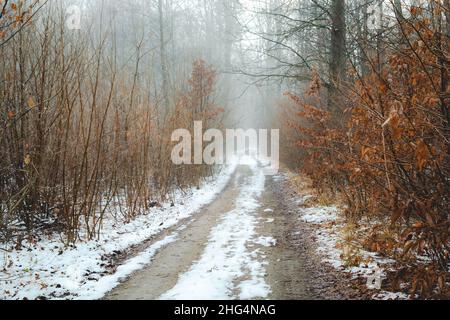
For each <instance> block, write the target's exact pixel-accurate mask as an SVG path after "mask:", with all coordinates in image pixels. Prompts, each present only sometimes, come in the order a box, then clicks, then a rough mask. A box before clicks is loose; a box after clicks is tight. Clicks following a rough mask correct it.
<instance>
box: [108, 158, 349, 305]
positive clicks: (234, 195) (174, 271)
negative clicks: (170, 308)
mask: <svg viewBox="0 0 450 320" xmlns="http://www.w3.org/2000/svg"><path fill="white" fill-rule="evenodd" d="M254 175H255V172H254V171H252V170H251V169H250V168H249V167H248V166H239V167H238V168H237V170H236V172H235V174H234V175H233V176H232V178H231V181H230V183H229V185H228V186H227V188H226V189H225V190H224V191H223V192H222V193H221V194H220V195H219V196H218V197H217V199H216V200H215V201H213V202H212V203H211V204H209V205H207V206H206V207H204V208H203V209H202V210H201V211H200V212H198V213H197V214H196V215H194V216H193V217H192V219H190V220H188V221H183V222H182V223H181V224H180V225H179V226H177V227H176V228H173V229H172V230H173V231H172V232H176V233H177V238H176V241H173V242H171V243H169V244H167V245H166V246H164V247H163V248H161V249H160V250H159V251H158V252H157V253H156V255H155V256H154V257H153V259H152V261H149V264H148V265H147V266H146V267H145V268H144V269H142V270H141V271H138V272H136V273H134V274H133V275H132V276H131V277H129V278H128V279H126V280H125V281H124V282H123V283H121V284H120V285H119V286H118V287H116V288H115V289H114V290H113V291H112V292H110V293H109V294H108V295H107V296H106V297H105V299H107V300H155V299H160V298H163V299H164V298H167V295H166V296H164V294H165V293H167V292H169V291H170V290H173V288H174V287H177V284H178V283H179V282H180V279H182V278H183V275H184V278H186V274H189V273H188V272H189V271H190V272H193V270H192V269H194V270H195V265H196V264H199V261H200V260H202V259H203V260H204V259H205V258H206V259H207V257H205V251H208V246H209V245H210V242H211V241H212V240H211V239H212V237H213V233H214V232H216V233H217V229H220V228H221V223H223V222H222V221H223V220H225V219H227V217H228V218H230V216H229V215H230V212H233V211H234V213H235V214H236V212H235V211H237V210H239V206H240V205H242V204H239V202H242V201H243V200H244V202H245V201H246V200H245V198H242V197H241V199H240V200H238V199H239V195H240V194H242V192H243V189H244V188H245V187H244V186H247V188H248V186H249V185H250V184H251V183H252V179H253V178H254ZM263 189H264V190H263V192H262V193H260V194H259V195H258V197H257V198H258V199H256V200H257V201H258V206H257V209H255V210H253V211H252V212H250V213H247V215H251V216H247V218H249V217H251V219H252V220H243V221H254V227H253V229H252V230H254V233H255V234H254V235H252V237H251V239H252V240H251V241H247V242H246V243H245V248H246V250H247V251H248V252H250V253H251V255H249V256H252V257H253V258H254V259H255V261H254V263H257V264H259V266H260V267H261V268H260V269H258V270H259V271H258V272H259V273H260V274H259V275H258V277H260V278H255V275H254V273H255V270H256V269H255V268H253V267H252V266H253V265H254V263H253V264H243V265H242V270H241V271H240V272H239V274H237V275H236V277H234V278H233V281H232V283H228V284H227V285H224V286H226V287H227V289H229V290H228V295H227V296H226V297H228V298H229V299H239V298H242V297H246V296H242V292H243V291H244V290H245V289H243V286H241V284H243V283H251V282H255V279H256V280H258V279H259V280H258V281H259V282H261V283H262V285H261V284H260V285H259V286H258V287H257V286H255V287H253V288H251V290H255V288H258V289H259V290H261V288H264V287H266V288H268V289H269V290H268V291H267V293H266V294H264V293H261V296H260V297H258V295H257V294H256V295H255V296H254V297H253V296H250V297H251V298H253V299H273V300H281V299H283V300H305V299H306V300H314V299H357V298H358V292H357V291H356V290H353V289H352V288H350V287H349V284H348V281H347V280H346V279H345V277H344V276H343V275H341V274H337V273H336V271H335V270H333V269H332V268H331V267H327V266H324V265H323V263H322V262H321V261H320V257H318V256H317V255H316V251H315V249H316V248H315V243H314V236H313V234H314V231H313V230H312V229H310V227H309V226H307V225H305V224H304V223H302V222H301V221H300V219H299V218H298V213H297V212H298V208H299V204H298V198H296V195H295V193H294V192H293V191H292V190H291V189H290V186H289V183H288V181H287V177H286V176H285V175H284V174H282V173H281V174H280V175H278V176H274V177H265V178H264V188H263ZM242 215H243V216H244V213H243V214H242ZM235 219H239V215H237V216H236V218H235ZM237 225H239V222H238V223H237ZM214 230H215V231H214ZM233 230H234V229H233ZM219 231H220V230H219ZM226 236H228V237H229V238H230V239H231V240H229V241H228V240H227V241H228V242H224V243H225V244H224V245H223V246H222V247H219V250H222V248H223V250H224V251H225V250H228V252H227V255H226V257H228V256H229V258H230V259H233V257H234V251H239V249H238V248H237V245H236V243H234V242H233V241H234V240H232V238H233V237H234V235H233V234H229V235H226ZM227 247H231V249H230V248H227ZM209 249H211V248H209ZM219 256H220V254H219ZM241 258H242V256H239V259H241ZM213 265H214V264H213ZM217 266H218V269H220V266H224V265H223V262H222V264H220V262H218V263H217ZM225 267H226V268H228V265H226V266H225ZM228 271H229V270H228ZM209 272H211V279H210V280H211V285H213V282H214V281H217V279H220V270H211V271H209V270H208V271H207V272H205V273H204V274H203V275H200V276H201V277H202V279H203V280H204V279H206V280H208V274H209ZM228 275H229V274H228ZM226 276H227V274H226V271H224V278H226ZM184 280H186V279H184ZM194 282H195V281H194ZM207 285H208V281H206V286H207ZM192 286H193V287H194V288H193V289H192V290H195V287H196V283H191V287H192ZM204 287H205V285H204V284H203V287H201V286H198V288H203V289H204ZM203 289H198V290H203ZM206 289H208V288H206ZM179 290H182V289H180V288H179ZM251 290H250V291H251ZM206 291H207V290H206ZM246 291H249V289H248V288H247V289H246ZM194 296H195V295H194ZM169 297H170V295H169ZM182 297H184V298H188V299H189V297H190V295H189V293H188V292H187V293H186V294H185V295H184V296H182ZM196 297H200V298H204V299H208V298H210V296H208V295H207V294H205V296H204V297H201V296H198V295H197V296H196ZM212 297H213V298H214V296H212Z"/></svg>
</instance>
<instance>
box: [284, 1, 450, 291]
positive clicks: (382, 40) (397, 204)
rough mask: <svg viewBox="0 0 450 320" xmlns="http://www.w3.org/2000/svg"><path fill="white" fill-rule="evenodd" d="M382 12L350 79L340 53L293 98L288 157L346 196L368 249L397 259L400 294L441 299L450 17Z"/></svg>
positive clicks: (447, 257)
mask: <svg viewBox="0 0 450 320" xmlns="http://www.w3.org/2000/svg"><path fill="white" fill-rule="evenodd" d="M342 2H343V1H342ZM381 3H383V2H381ZM402 7H403V8H407V10H404V11H403V10H402ZM333 8H335V4H334V2H333V4H332V5H331V7H330V10H332V11H333V10H334V9H333ZM380 8H384V9H383V10H384V11H376V12H377V14H381V20H380V21H381V22H380V21H379V22H380V23H379V24H378V25H377V27H376V28H375V29H372V33H367V35H366V36H365V38H360V39H353V38H352V36H353V35H354V34H350V33H348V35H347V37H346V39H347V44H346V47H347V52H348V51H349V50H351V51H350V52H348V53H347V54H346V58H345V62H344V63H341V64H340V66H341V68H342V73H340V72H336V65H335V63H334V59H335V55H336V53H335V51H334V50H333V49H331V50H330V55H329V58H330V66H329V68H328V69H327V70H329V74H328V75H325V76H324V75H323V74H321V71H320V69H319V68H318V67H315V68H313V71H312V72H310V73H309V74H310V75H311V77H312V81H311V84H310V86H309V89H307V90H305V92H304V93H303V94H293V93H289V94H287V96H288V97H289V98H290V99H289V100H290V102H285V104H287V106H286V107H285V108H283V112H282V118H283V119H285V120H283V121H285V123H286V122H287V123H288V126H289V128H287V129H285V136H284V141H285V143H287V144H290V145H291V146H292V145H295V146H296V148H295V149H294V151H293V150H292V149H291V150H287V153H286V155H285V160H287V161H290V162H291V163H293V160H292V159H296V160H295V161H294V163H297V165H299V166H300V167H301V169H302V171H303V172H304V173H306V174H307V175H308V176H310V177H311V178H312V180H313V181H314V185H315V186H316V187H317V188H318V189H320V190H322V191H323V192H331V194H333V195H334V196H335V198H339V197H340V198H342V199H343V202H344V204H345V209H346V210H345V212H346V217H347V221H348V224H349V226H353V227H354V226H355V225H356V226H357V227H356V230H355V232H358V230H359V229H360V228H361V227H364V228H367V225H369V226H370V227H369V230H368V231H367V229H364V230H365V231H364V233H363V241H362V243H363V246H364V247H365V249H367V250H370V251H373V252H378V253H380V254H382V255H386V256H389V257H391V258H394V259H395V261H396V262H397V266H396V269H397V270H396V272H395V274H394V275H393V277H392V278H390V279H389V280H392V281H390V284H391V285H392V286H393V287H394V289H397V290H398V289H400V284H402V283H403V282H404V281H406V282H407V283H408V286H409V287H408V288H409V289H410V290H411V293H414V294H415V293H419V294H421V296H422V297H437V296H439V295H440V294H443V295H446V294H448V279H449V278H448V277H449V267H450V242H449V240H450V239H449V234H450V217H449V209H450V192H449V190H450V188H449V181H450V176H449V174H450V166H449V163H450V157H449V156H450V153H449V152H450V151H449V139H450V135H449V133H450V132H449V130H450V114H449V102H450V97H449V89H450V87H449V82H448V79H449V57H450V52H449V43H450V41H449V35H450V34H449V20H448V17H449V13H450V12H449V7H448V2H447V1H435V0H433V1H428V2H426V3H422V4H421V5H412V6H411V5H408V6H404V4H402V3H401V2H398V1H397V2H395V3H391V2H389V1H386V2H384V7H380ZM347 9H348V10H349V11H348V15H350V13H351V12H352V11H351V7H350V4H348V7H347ZM405 11H407V12H405ZM389 12H390V13H391V15H389ZM338 20H339V19H333V18H332V17H331V18H330V25H331V29H330V30H331V31H330V33H331V35H330V37H331V38H330V39H332V38H333V32H335V31H333V30H334V28H335V27H336V22H335V21H338ZM339 25H341V26H342V23H341V22H340V23H339ZM365 28H367V26H364V25H363V26H362V29H365ZM347 30H348V29H347ZM370 34H372V37H370ZM356 40H364V41H356ZM370 43H371V45H369V44H370ZM331 45H333V42H331ZM339 59H340V58H339ZM336 90H337V91H336ZM330 92H331V94H330ZM337 92H338V94H337ZM336 96H337V97H338V98H336ZM294 117H297V120H292V119H293V118H294ZM336 196H338V197H336ZM358 226H359V227H358ZM402 289H404V288H402Z"/></svg>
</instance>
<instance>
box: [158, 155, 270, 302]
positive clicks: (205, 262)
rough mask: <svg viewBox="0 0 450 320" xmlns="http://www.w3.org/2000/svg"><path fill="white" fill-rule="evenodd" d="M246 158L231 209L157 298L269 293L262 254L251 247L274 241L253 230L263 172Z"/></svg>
mask: <svg viewBox="0 0 450 320" xmlns="http://www.w3.org/2000/svg"><path fill="white" fill-rule="evenodd" d="M247 160H248V161H244V162H242V164H247V165H248V166H249V167H250V169H251V170H252V176H251V177H249V179H248V181H246V183H245V184H244V185H243V186H241V190H240V194H239V196H238V197H237V199H236V206H235V208H234V210H232V211H230V212H228V213H226V214H225V216H224V218H223V219H222V220H221V221H220V222H219V224H218V225H217V226H216V227H215V228H213V230H212V231H211V234H210V237H209V241H208V244H207V246H206V248H205V250H204V252H203V254H202V256H201V258H200V259H199V261H196V262H195V263H194V264H193V265H192V266H191V268H190V270H188V271H187V272H186V273H184V274H182V275H181V276H180V278H179V279H178V283H177V284H176V285H175V287H174V288H172V289H171V290H169V291H168V292H166V293H165V294H163V295H162V296H161V297H160V299H167V300H174V299H175V300H184V299H190V300H203V299H213V300H229V299H255V298H266V297H267V296H268V295H269V294H270V287H269V285H268V284H267V283H266V282H265V278H264V277H265V273H266V272H265V266H266V264H267V262H265V261H264V258H265V257H264V256H263V255H262V254H261V252H260V250H259V249H251V248H253V247H255V246H257V245H262V246H272V245H274V241H275V240H274V239H272V238H268V237H261V236H259V235H258V233H257V230H256V228H257V225H258V223H259V218H258V216H257V210H258V209H259V208H260V203H259V201H258V198H259V197H260V196H261V194H262V193H263V191H264V184H265V176H264V174H263V170H262V168H261V167H259V166H258V163H257V162H256V161H255V160H253V159H251V158H248V159H247ZM238 180H239V179H238V177H237V178H236V181H238Z"/></svg>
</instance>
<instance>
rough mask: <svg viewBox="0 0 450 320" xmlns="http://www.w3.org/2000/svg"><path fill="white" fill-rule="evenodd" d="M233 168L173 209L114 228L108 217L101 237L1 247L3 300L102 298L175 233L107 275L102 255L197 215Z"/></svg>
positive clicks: (167, 206)
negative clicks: (67, 244)
mask: <svg viewBox="0 0 450 320" xmlns="http://www.w3.org/2000/svg"><path fill="white" fill-rule="evenodd" d="M235 168H236V165H229V166H227V167H226V168H225V169H224V170H223V171H222V173H221V174H220V175H219V176H218V177H216V178H215V179H214V180H213V179H209V180H208V181H206V182H205V183H204V184H203V186H202V187H201V188H199V189H196V188H192V189H191V190H189V192H187V193H185V194H181V193H180V194H179V195H178V197H176V199H177V202H176V203H175V206H173V207H172V204H171V203H170V202H168V203H165V204H163V205H162V207H161V208H153V209H151V210H150V211H149V212H148V214H147V215H144V216H140V217H138V218H136V219H135V220H134V221H132V222H131V223H129V224H126V225H120V226H116V224H121V223H120V222H119V223H117V222H116V221H114V219H112V218H109V219H107V220H106V221H105V223H104V226H103V230H102V237H101V240H99V241H89V242H84V243H79V244H77V245H76V247H74V248H65V247H64V245H63V244H62V242H61V239H60V237H59V235H54V236H52V237H50V238H48V239H45V240H42V241H40V242H39V243H37V244H36V245H31V244H25V245H24V246H25V247H24V249H22V250H20V251H17V250H14V249H12V250H9V251H3V250H0V299H19V300H21V299H37V298H40V297H45V298H51V299H98V298H101V297H102V296H103V295H104V294H105V293H107V292H108V291H110V290H111V289H113V288H114V287H115V286H116V285H117V284H118V282H119V280H120V279H121V278H124V277H126V276H128V275H130V274H131V273H132V272H134V271H136V270H138V269H141V268H143V267H144V266H145V265H146V264H148V263H149V262H150V261H151V258H152V257H153V256H154V254H155V253H156V251H157V250H158V249H159V248H160V247H162V246H164V245H166V244H167V243H170V242H173V241H175V240H176V236H177V233H176V232H175V233H174V234H172V235H171V236H168V237H166V238H165V239H163V240H161V241H160V242H157V243H155V244H153V245H152V246H151V247H150V248H148V249H147V250H146V251H144V252H142V253H141V254H140V255H138V256H137V257H135V258H133V259H130V260H129V261H127V262H125V263H124V264H123V265H122V266H120V267H119V268H118V269H117V271H116V272H115V273H114V274H112V275H110V274H108V271H107V267H108V266H107V265H106V264H107V263H106V262H105V261H102V257H104V256H106V255H111V254H113V253H115V252H119V251H124V250H127V249H128V248H129V247H130V246H132V245H136V244H139V243H142V242H143V241H145V240H147V239H149V238H150V237H152V236H153V235H156V234H158V233H160V232H161V231H162V230H164V229H167V228H170V227H173V226H174V225H176V224H177V223H178V222H179V221H181V220H182V219H184V218H187V217H190V216H191V215H193V214H194V213H195V212H196V211H198V210H199V209H200V208H201V207H203V206H204V205H206V204H208V203H210V202H212V201H213V200H214V199H215V197H216V196H217V195H218V194H219V193H220V192H221V191H222V190H223V189H224V188H225V187H226V185H227V184H228V182H229V180H230V177H231V175H232V174H233V172H234V171H235ZM5 249H10V248H5Z"/></svg>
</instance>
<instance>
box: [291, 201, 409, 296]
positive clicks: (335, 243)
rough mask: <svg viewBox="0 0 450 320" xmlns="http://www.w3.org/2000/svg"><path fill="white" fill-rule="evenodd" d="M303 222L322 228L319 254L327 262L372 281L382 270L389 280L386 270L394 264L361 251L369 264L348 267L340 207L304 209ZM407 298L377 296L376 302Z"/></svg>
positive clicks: (318, 233)
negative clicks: (371, 278) (344, 249)
mask: <svg viewBox="0 0 450 320" xmlns="http://www.w3.org/2000/svg"><path fill="white" fill-rule="evenodd" d="M301 201H303V200H301ZM300 219H301V220H302V221H304V222H306V223H311V224H314V225H317V226H319V229H318V231H317V232H316V238H317V244H318V248H317V252H318V253H319V254H320V255H321V256H322V257H323V258H322V261H323V262H325V263H328V264H329V265H331V266H332V267H333V268H335V269H337V270H341V271H345V272H349V273H351V274H352V275H353V277H354V278H358V277H361V278H367V279H368V278H369V277H370V276H372V275H373V274H374V273H375V272H376V271H377V270H378V271H379V272H380V276H381V279H382V281H383V280H384V279H385V276H386V274H385V270H384V269H383V268H385V267H386V266H389V265H391V264H392V263H394V261H393V260H391V259H386V258H382V257H380V256H379V255H377V254H376V253H372V252H368V251H365V250H363V249H360V250H359V252H358V254H360V255H361V257H362V260H363V261H365V262H362V263H361V264H360V265H359V266H356V267H351V268H349V267H346V265H345V262H344V260H343V258H342V257H343V256H342V254H343V250H342V249H340V248H338V247H339V244H342V243H344V241H343V239H342V233H341V230H342V228H343V225H344V222H343V221H342V220H341V219H339V208H337V207H335V206H331V207H311V208H302V209H301V210H300ZM405 296H406V295H404V294H403V293H392V292H384V293H382V294H379V295H378V296H374V299H378V298H379V299H385V298H386V299H394V298H395V299H401V298H404V297H405Z"/></svg>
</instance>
